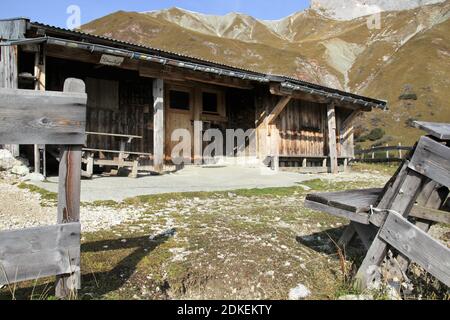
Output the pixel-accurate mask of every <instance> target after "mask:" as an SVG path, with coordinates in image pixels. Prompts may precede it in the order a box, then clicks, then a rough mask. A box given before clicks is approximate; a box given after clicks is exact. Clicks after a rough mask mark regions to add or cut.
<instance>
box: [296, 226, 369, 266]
mask: <svg viewBox="0 0 450 320" xmlns="http://www.w3.org/2000/svg"><path fill="white" fill-rule="evenodd" d="M346 228H347V226H343V227H339V228H333V229H328V230H324V231H320V232H316V233H313V234H310V235H306V236H297V237H296V240H297V242H298V243H300V244H302V245H304V246H306V247H308V248H310V249H312V250H314V251H316V252H318V253H324V254H327V255H330V257H331V258H333V259H339V255H338V254H337V252H338V247H337V243H338V240H339V238H340V237H341V236H342V234H343V233H344V230H345V229H346ZM340 249H341V250H343V254H344V255H345V256H347V257H349V258H358V257H359V256H360V255H361V253H362V251H363V245H362V243H361V241H359V239H357V237H355V239H353V241H352V242H351V245H350V246H348V247H346V248H340Z"/></svg>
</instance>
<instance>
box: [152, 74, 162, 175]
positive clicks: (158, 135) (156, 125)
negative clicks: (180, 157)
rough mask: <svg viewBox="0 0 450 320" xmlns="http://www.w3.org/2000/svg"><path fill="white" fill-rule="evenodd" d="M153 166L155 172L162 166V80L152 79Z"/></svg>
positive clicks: (160, 170)
mask: <svg viewBox="0 0 450 320" xmlns="http://www.w3.org/2000/svg"><path fill="white" fill-rule="evenodd" d="M153 99H154V104H153V110H154V114H153V166H154V167H155V170H156V171H157V172H162V171H163V168H164V136H165V123H164V121H165V120H164V113H165V112H164V80H162V79H155V80H154V81H153Z"/></svg>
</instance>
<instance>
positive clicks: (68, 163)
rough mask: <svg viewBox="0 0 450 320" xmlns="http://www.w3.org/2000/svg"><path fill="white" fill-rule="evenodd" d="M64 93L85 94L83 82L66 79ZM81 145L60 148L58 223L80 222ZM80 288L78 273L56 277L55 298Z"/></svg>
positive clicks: (66, 296) (62, 296)
mask: <svg viewBox="0 0 450 320" xmlns="http://www.w3.org/2000/svg"><path fill="white" fill-rule="evenodd" d="M64 92H83V93H84V92H86V88H85V85H84V82H83V81H81V80H78V79H67V80H66V82H65V83H64ZM81 149H82V146H81V145H76V146H67V145H65V146H61V150H60V161H59V184H58V223H59V224H61V223H71V222H79V221H80V193H81ZM80 288H81V274H80V272H79V271H77V272H74V273H72V274H68V275H62V276H57V277H56V296H57V297H59V298H71V297H72V298H73V297H76V291H77V289H80Z"/></svg>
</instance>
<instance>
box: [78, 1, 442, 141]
mask: <svg viewBox="0 0 450 320" xmlns="http://www.w3.org/2000/svg"><path fill="white" fill-rule="evenodd" d="M349 2H352V3H353V2H354V3H355V5H356V4H358V3H359V4H366V5H378V7H380V8H381V9H382V10H381V11H384V12H382V13H380V19H379V21H377V23H376V24H374V23H373V21H371V20H370V19H371V17H366V16H365V15H364V14H359V15H358V14H356V15H355V16H351V15H350V16H347V17H345V16H344V15H343V14H341V13H339V12H338V11H339V10H337V9H338V4H340V3H342V1H336V0H313V1H312V7H311V9H309V10H305V11H302V12H298V13H295V14H293V15H291V16H289V17H286V18H284V19H281V20H278V21H262V20H258V19H255V18H253V17H250V16H248V15H244V14H238V13H230V14H228V15H225V16H212V15H205V14H199V13H195V12H190V11H187V10H183V9H179V8H171V9H167V10H162V11H154V12H143V13H137V12H123V11H120V12H116V13H113V14H111V15H108V16H106V17H103V18H100V19H98V20H95V21H92V22H90V23H88V24H87V25H84V26H83V27H82V29H83V30H84V31H87V32H91V33H94V34H99V35H105V36H109V37H113V38H117V39H121V40H125V41H130V42H136V43H141V44H144V45H149V46H153V47H158V48H161V49H165V50H169V51H173V52H179V53H183V54H186V55H189V56H194V57H199V58H203V59H207V60H211V61H216V62H220V63H225V64H229V65H233V66H237V67H242V68H246V69H252V70H256V71H262V72H267V73H272V74H283V75H288V76H292V77H296V78H299V79H302V80H305V81H310V82H315V83H319V84H322V85H326V86H330V87H334V88H338V89H344V90H348V91H351V92H355V93H359V94H363V95H368V96H373V97H377V98H381V99H386V100H388V101H389V103H390V110H389V111H387V112H381V111H380V112H372V113H371V114H369V115H367V116H366V117H365V118H362V119H360V123H361V125H360V130H359V132H358V133H359V134H361V135H364V132H365V131H367V130H370V129H371V128H374V127H379V128H382V129H384V131H385V132H386V134H385V136H384V137H383V138H382V139H379V140H377V141H365V142H362V144H364V145H372V144H386V143H389V144H393V143H397V142H399V141H401V142H402V143H404V144H411V143H413V141H414V140H415V139H416V138H417V136H418V135H419V134H420V131H418V130H416V129H413V128H411V122H412V121H413V120H415V119H423V120H430V121H448V122H450V106H449V105H448V101H450V90H448V88H449V87H450V80H449V75H450V59H449V58H450V44H449V43H450V41H449V40H450V39H449V38H450V33H449V30H450V22H449V16H450V0H447V1H436V0H434V1H433V0H424V1H418V0H404V1H385V0H378V1H376V0H366V1H362V0H361V1H360V0H351V1H346V2H345V3H349ZM431 2H438V3H434V4H429V5H421V4H428V3H431ZM393 3H395V5H394V4H393ZM319 5H320V6H319ZM402 9H406V10H402ZM392 10H394V11H392ZM351 14H354V13H351ZM361 15H362V16H361ZM350 18H352V19H350ZM362 140H364V139H362Z"/></svg>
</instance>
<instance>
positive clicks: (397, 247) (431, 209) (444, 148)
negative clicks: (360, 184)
mask: <svg viewBox="0 0 450 320" xmlns="http://www.w3.org/2000/svg"><path fill="white" fill-rule="evenodd" d="M416 126H417V127H419V128H422V129H424V130H426V131H427V132H428V133H429V134H430V136H424V137H422V138H421V139H420V140H419V142H418V143H417V144H416V146H415V147H414V148H413V150H412V151H411V152H410V153H409V154H408V156H407V157H406V159H405V160H404V161H403V163H402V165H401V166H400V167H399V169H398V170H397V172H396V174H395V175H394V176H393V177H392V179H391V180H390V181H389V182H388V183H387V184H386V186H385V187H384V188H383V189H367V190H350V191H344V192H332V193H318V194H310V195H308V196H307V197H306V203H305V205H306V207H308V208H310V209H313V210H318V211H322V212H326V213H329V214H332V215H335V216H339V217H344V218H346V219H349V220H350V221H351V223H350V225H349V227H348V228H347V229H346V230H345V231H344V234H343V235H342V237H341V239H340V240H339V245H341V246H347V245H348V244H349V243H350V242H351V241H352V239H354V236H355V235H357V236H358V237H359V238H360V240H361V241H362V243H363V244H364V246H365V247H366V249H367V254H366V257H365V258H364V261H363V262H362V264H361V266H360V268H359V270H358V273H357V276H356V277H357V282H356V283H357V285H358V286H359V287H360V288H361V289H363V288H366V287H368V286H369V285H370V284H371V283H372V282H373V281H374V279H376V278H379V277H380V275H381V272H380V268H379V267H380V266H381V265H382V263H383V261H385V259H386V257H387V252H388V250H391V252H393V253H394V254H395V258H394V259H395V260H397V262H398V264H397V265H398V266H399V269H400V270H398V271H399V274H403V275H404V274H405V271H406V270H407V268H408V265H409V262H411V261H413V262H415V263H417V264H419V265H420V266H422V267H423V268H424V269H425V270H426V271H428V272H429V273H431V274H432V275H434V276H435V277H436V278H437V279H439V280H440V281H441V282H442V283H444V284H445V285H447V286H449V285H450V249H449V248H447V247H446V246H444V245H443V244H442V243H440V242H439V241H437V240H435V239H433V238H432V237H431V236H430V235H428V234H427V232H428V231H429V229H430V227H431V226H432V225H433V224H434V223H447V224H448V223H450V213H449V212H448V211H450V210H449V208H448V196H449V188H450V124H437V123H424V122H416Z"/></svg>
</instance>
